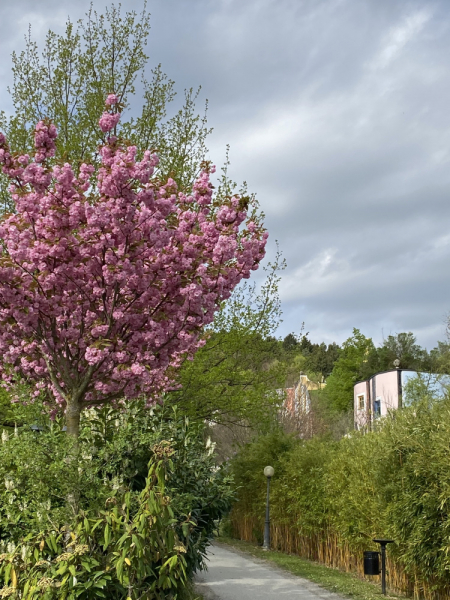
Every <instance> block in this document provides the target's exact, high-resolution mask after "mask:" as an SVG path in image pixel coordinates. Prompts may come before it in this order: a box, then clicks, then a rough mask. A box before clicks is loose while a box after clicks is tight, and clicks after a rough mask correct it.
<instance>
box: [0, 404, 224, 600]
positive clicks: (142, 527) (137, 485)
mask: <svg viewBox="0 0 450 600" xmlns="http://www.w3.org/2000/svg"><path fill="white" fill-rule="evenodd" d="M25 422H28V425H24V426H23V427H20V428H16V431H15V432H14V430H12V431H10V432H9V433H8V434H6V433H5V432H4V435H3V443H2V444H0V481H4V482H5V485H4V488H3V489H1V490H0V503H1V504H0V537H1V541H0V546H1V552H2V554H1V555H0V583H1V584H3V586H4V587H3V589H2V590H0V595H1V597H9V596H10V597H12V598H15V597H19V594H22V596H21V597H22V598H24V599H25V598H30V599H31V598H35V597H36V598H37V597H45V598H54V597H55V598H56V597H58V598H68V599H69V598H70V599H71V598H82V599H84V598H86V599H87V598H94V597H108V598H114V599H116V598H117V599H119V598H120V599H121V598H128V597H130V598H133V599H134V598H172V597H173V598H175V597H177V596H178V595H179V592H180V590H183V588H184V587H185V585H186V583H187V581H188V579H189V578H190V577H191V576H192V574H193V573H194V572H195V571H196V570H198V569H201V568H203V558H204V554H205V551H206V547H207V545H208V543H209V541H210V539H211V537H212V531H213V527H214V521H215V520H216V519H219V518H220V517H221V516H222V515H223V514H224V513H225V512H227V510H228V509H229V506H230V500H231V497H232V493H231V491H230V479H229V477H228V476H227V475H226V473H225V472H224V471H223V470H222V469H217V467H216V466H215V463H214V455H213V446H211V445H210V443H209V442H208V441H207V442H206V444H205V440H204V436H203V427H202V426H201V425H199V424H195V423H194V424H190V423H189V421H188V420H186V419H184V418H183V417H181V416H180V415H178V412H177V410H176V409H170V410H165V409H164V408H160V407H158V408H156V409H154V410H148V409H145V407H144V405H143V404H139V403H138V404H137V405H135V406H134V407H133V409H131V410H127V411H126V412H119V411H118V410H113V409H111V408H109V409H106V408H105V409H102V410H98V411H97V410H96V411H91V412H90V413H89V414H87V415H86V417H85V420H84V422H83V428H82V435H81V438H80V442H79V448H78V449H76V448H73V447H71V444H70V440H68V438H67V436H66V435H65V432H64V431H62V427H61V423H59V422H58V421H57V420H56V421H54V422H50V421H49V420H48V419H47V418H46V417H45V415H43V414H42V410H41V411H39V410H38V411H37V410H36V407H35V408H30V409H28V414H27V416H26V419H25ZM30 424H32V426H30Z"/></svg>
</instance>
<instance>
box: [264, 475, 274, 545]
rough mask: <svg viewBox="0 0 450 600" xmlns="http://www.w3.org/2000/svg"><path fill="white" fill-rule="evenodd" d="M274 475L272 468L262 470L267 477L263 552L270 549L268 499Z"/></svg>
mask: <svg viewBox="0 0 450 600" xmlns="http://www.w3.org/2000/svg"><path fill="white" fill-rule="evenodd" d="M274 473H275V471H274V468H273V467H265V468H264V475H265V476H266V477H267V500H266V522H265V525H264V544H263V550H269V549H270V504H269V497H270V480H271V478H272V477H273V474H274Z"/></svg>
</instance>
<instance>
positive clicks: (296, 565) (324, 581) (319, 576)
mask: <svg viewBox="0 0 450 600" xmlns="http://www.w3.org/2000/svg"><path fill="white" fill-rule="evenodd" d="M217 541H218V542H219V543H222V544H226V545H227V546H231V547H232V548H235V549H236V550H240V551H241V552H245V553H247V554H250V555H251V556H255V557H256V558H260V559H263V560H265V561H267V562H268V563H272V564H274V565H276V566H277V567H280V568H281V569H284V570H285V571H288V572H289V573H292V574H293V575H297V576H298V577H304V578H305V579H309V581H313V582H314V583H317V584H318V585H320V586H321V587H323V588H325V589H327V590H329V591H330V592H335V593H336V594H340V595H342V596H347V597H349V598H354V599H355V600H381V599H382V598H403V599H404V596H397V595H395V594H390V593H389V591H388V596H383V594H382V593H381V583H380V582H379V581H378V580H379V577H377V578H376V579H375V581H376V583H371V582H370V581H365V580H362V579H360V578H359V577H357V576H356V575H353V574H352V573H344V572H343V571H339V570H338V569H333V568H331V567H326V566H325V565H322V564H320V563H316V562H313V561H311V560H307V559H304V558H300V557H299V556H296V555H295V554H284V553H283V552H277V551H272V550H270V551H268V552H266V551H265V550H263V549H262V548H261V547H260V546H256V545H255V544H252V543H250V542H242V541H241V540H234V539H232V538H227V537H218V538H217Z"/></svg>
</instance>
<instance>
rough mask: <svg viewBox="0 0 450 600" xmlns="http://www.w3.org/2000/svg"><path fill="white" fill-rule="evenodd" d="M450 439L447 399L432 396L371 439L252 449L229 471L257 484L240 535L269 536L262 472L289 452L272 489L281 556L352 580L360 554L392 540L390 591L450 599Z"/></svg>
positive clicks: (236, 519) (238, 517) (242, 498)
mask: <svg viewBox="0 0 450 600" xmlns="http://www.w3.org/2000/svg"><path fill="white" fill-rule="evenodd" d="M449 439H450V399H449V398H446V399H444V400H441V401H439V402H436V401H433V399H432V398H430V396H425V397H424V398H423V399H422V400H421V401H418V402H416V403H415V405H414V406H411V407H409V408H405V409H403V410H402V411H397V412H396V414H395V418H385V419H382V420H381V421H379V425H378V427H377V430H376V431H373V432H370V433H367V434H366V435H362V434H360V433H359V432H354V433H352V434H350V435H348V436H346V437H344V438H342V439H341V440H339V441H338V442H336V441H332V440H330V439H327V438H322V439H320V438H315V439H313V440H309V441H306V440H297V441H296V442H295V443H294V444H292V439H291V438H286V440H285V442H283V441H282V440H281V439H280V438H279V437H278V438H277V439H276V442H272V441H271V440H270V438H268V437H266V438H261V439H259V440H255V441H254V442H253V443H252V444H250V445H248V446H247V447H246V448H245V449H244V450H243V452H242V453H240V454H239V455H238V456H236V458H235V459H234V460H233V461H232V472H233V473H234V475H235V478H236V481H238V482H241V483H242V482H243V481H245V480H246V479H247V478H248V477H252V475H251V474H253V473H256V474H259V480H258V481H257V479H258V477H253V478H252V480H251V481H252V483H251V485H250V486H247V485H245V486H244V485H242V486H241V487H240V488H239V490H238V497H239V500H238V502H237V503H236V504H235V506H234V508H233V512H232V522H233V526H234V530H235V532H236V533H238V535H240V536H241V537H244V539H251V538H253V539H254V540H256V539H257V536H256V535H255V532H258V531H262V530H263V524H264V523H263V521H264V510H263V504H264V496H265V479H264V477H263V475H262V470H263V468H264V466H265V464H266V463H267V460H268V457H269V456H270V455H271V454H272V455H274V454H276V453H277V452H278V448H279V447H280V444H281V445H282V444H283V443H284V444H285V445H286V446H285V447H286V448H288V449H287V450H286V451H285V452H284V453H283V454H282V458H281V461H282V468H279V469H278V470H277V468H276V469H275V476H274V477H273V480H272V501H271V517H272V525H273V534H272V537H273V540H274V543H275V546H276V547H278V548H279V549H283V550H285V551H290V552H291V551H294V550H293V549H294V548H295V549H297V550H296V551H298V552H299V553H300V554H301V555H303V556H306V557H309V558H313V559H315V560H321V561H323V562H325V563H326V564H329V565H332V566H339V567H341V568H344V569H347V570H355V569H357V568H358V569H359V568H361V566H362V563H361V558H362V552H363V550H368V549H371V548H373V549H375V548H374V547H373V544H372V542H371V540H372V539H373V538H374V537H379V536H382V537H387V538H391V539H393V540H395V542H396V544H395V545H393V546H392V547H390V549H389V555H390V557H391V558H390V560H391V561H392V562H391V563H390V567H389V571H390V582H391V585H392V586H393V587H394V588H396V589H398V590H401V591H403V592H411V591H412V590H413V589H416V590H417V589H422V590H423V593H424V594H425V595H427V597H433V595H434V594H436V597H437V596H438V595H439V594H440V595H441V596H440V597H443V596H445V595H447V594H448V591H449V590H450V576H449V567H450V563H449V556H450V549H449V547H448V539H449V534H450V480H449V472H450V470H449V467H450V464H449V460H450V459H449V456H450V454H449V452H448V440H449ZM262 449H264V452H263V453H262ZM258 459H259V460H258ZM355 557H356V558H355Z"/></svg>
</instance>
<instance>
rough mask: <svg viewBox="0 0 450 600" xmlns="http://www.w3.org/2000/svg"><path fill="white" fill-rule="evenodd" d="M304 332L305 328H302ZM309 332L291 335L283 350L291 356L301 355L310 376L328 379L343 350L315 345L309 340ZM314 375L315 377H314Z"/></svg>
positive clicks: (323, 344)
mask: <svg viewBox="0 0 450 600" xmlns="http://www.w3.org/2000/svg"><path fill="white" fill-rule="evenodd" d="M302 330H303V326H302ZM308 335H309V332H307V333H304V334H302V335H301V336H297V335H295V334H294V333H289V334H288V335H287V336H286V337H285V338H284V339H283V342H282V347H283V350H284V351H285V352H286V353H288V354H291V355H294V356H296V355H297V356H298V355H299V354H300V355H301V356H302V357H303V358H304V359H305V360H304V361H303V362H302V368H303V369H304V370H305V371H306V372H307V373H308V375H309V376H313V377H315V378H317V376H319V381H320V379H321V378H322V376H323V377H324V378H327V377H328V376H329V375H330V373H331V372H332V370H333V367H334V365H335V363H336V361H337V359H338V358H339V356H340V352H341V348H340V346H339V345H338V344H336V343H335V342H333V343H332V344H328V346H327V344H325V342H322V343H321V344H315V343H313V342H311V341H310V340H309V338H308ZM313 374H314V375H313Z"/></svg>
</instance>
